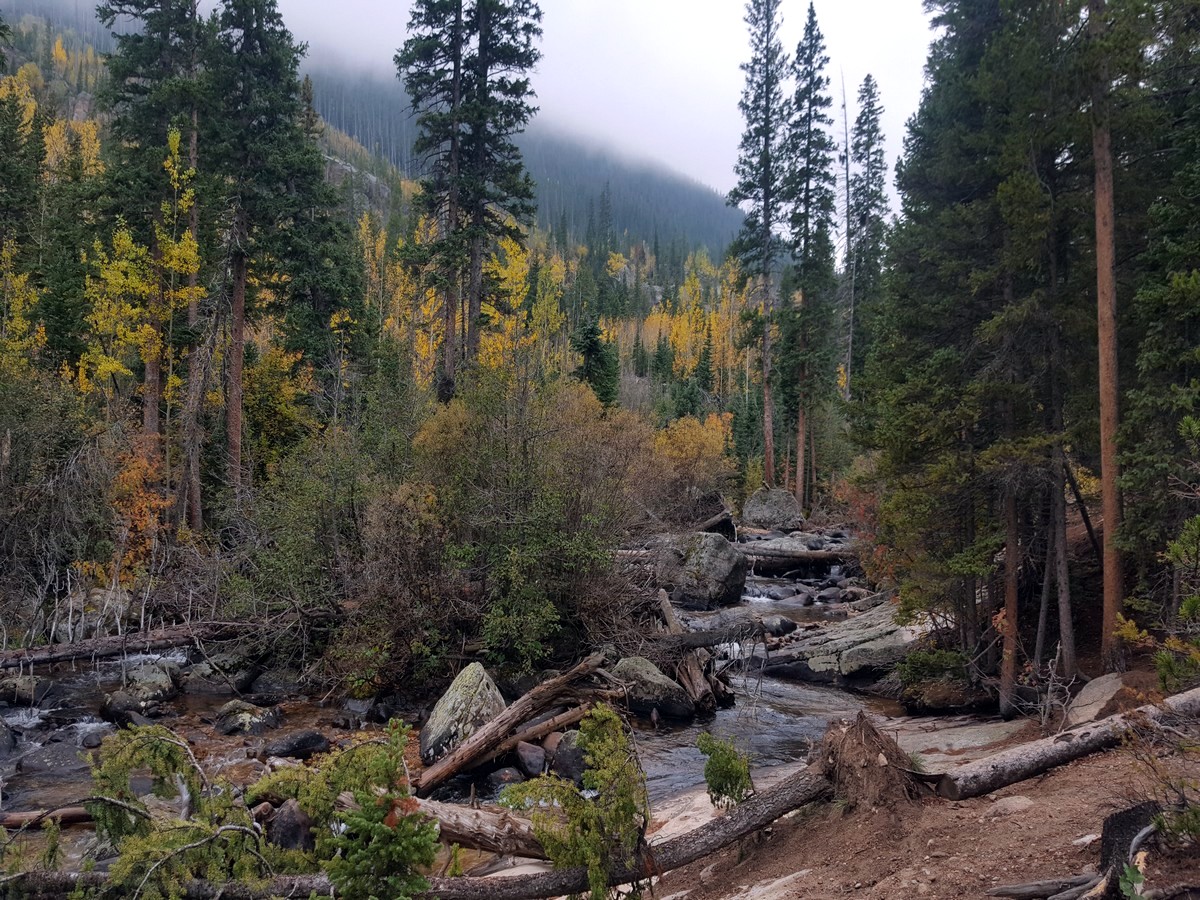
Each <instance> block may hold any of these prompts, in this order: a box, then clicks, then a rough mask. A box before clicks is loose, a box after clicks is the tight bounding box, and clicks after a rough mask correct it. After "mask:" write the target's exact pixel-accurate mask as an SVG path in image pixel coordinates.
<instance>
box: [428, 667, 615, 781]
mask: <svg viewBox="0 0 1200 900" xmlns="http://www.w3.org/2000/svg"><path fill="white" fill-rule="evenodd" d="M603 664H604V657H603V655H601V654H599V653H595V654H593V655H591V656H589V657H588V658H587V659H585V660H584V661H583V662H581V663H579V664H578V665H577V666H575V667H574V668H573V669H571V670H570V671H568V672H566V673H564V674H562V675H559V676H558V677H557V678H551V679H550V680H549V681H546V682H543V683H542V684H539V685H538V686H537V687H535V688H534V689H533V690H531V691H530V692H529V693H527V694H525V695H524V696H523V697H521V698H520V699H518V700H516V701H514V702H513V704H512V705H511V706H509V707H508V709H506V710H505V711H504V712H502V713H501V714H500V715H498V716H496V718H494V719H492V720H491V721H490V722H488V723H487V724H486V725H484V726H483V727H482V728H480V729H479V730H478V731H476V732H475V733H474V734H472V735H471V736H470V737H469V738H467V739H466V740H465V741H463V743H462V744H460V745H459V746H458V747H456V748H455V749H454V750H452V751H450V752H449V753H447V754H446V755H445V756H443V757H442V758H441V759H439V760H438V761H437V762H435V763H434V764H433V765H432V766H430V767H429V768H428V769H426V770H425V771H424V772H422V773H421V774H420V775H418V776H417V779H416V781H415V783H414V785H413V792H414V793H416V794H417V795H418V796H420V797H427V796H429V792H430V791H432V790H433V789H434V788H435V787H437V786H438V785H439V784H441V783H442V782H444V781H446V780H447V779H449V778H453V777H454V776H455V775H456V774H458V773H459V772H460V771H462V770H463V769H469V768H471V767H472V766H474V765H477V764H478V763H480V762H483V761H484V760H485V759H487V758H488V755H489V753H491V752H492V751H494V750H495V748H496V747H497V746H499V745H500V744H502V743H503V742H504V739H505V738H507V737H508V735H509V732H510V731H512V730H513V729H514V728H516V727H517V726H519V725H521V724H522V723H524V722H527V721H529V720H530V719H532V718H534V717H535V716H537V715H538V714H539V713H541V712H543V711H544V710H545V709H546V708H547V707H548V706H550V705H551V704H553V703H554V701H555V700H557V699H559V697H561V696H562V695H563V694H565V693H567V691H568V690H569V689H570V687H571V686H572V685H573V684H574V683H575V682H576V681H578V680H579V679H581V678H584V677H586V676H588V675H590V674H592V673H593V672H595V671H596V670H597V669H599V668H600V667H601V666H602V665H603Z"/></svg>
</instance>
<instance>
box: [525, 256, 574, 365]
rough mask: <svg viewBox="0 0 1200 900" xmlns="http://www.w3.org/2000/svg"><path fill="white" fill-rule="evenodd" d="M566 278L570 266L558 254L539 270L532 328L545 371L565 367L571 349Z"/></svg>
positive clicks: (530, 315) (531, 322) (531, 319)
mask: <svg viewBox="0 0 1200 900" xmlns="http://www.w3.org/2000/svg"><path fill="white" fill-rule="evenodd" d="M566 278H567V266H566V263H564V262H563V260H562V257H560V256H558V255H557V254H555V255H553V256H551V257H550V258H549V259H548V260H546V261H545V262H543V263H542V265H541V267H540V268H539V269H538V279H537V284H536V285H535V286H534V297H533V308H532V309H531V310H530V313H529V327H530V329H531V330H532V332H533V339H534V344H535V346H536V347H537V354H538V361H539V363H540V364H541V367H542V371H550V370H551V369H555V370H557V369H559V368H561V367H563V366H565V358H566V352H567V349H568V344H567V336H566V327H567V314H566V312H565V311H564V310H563V308H562V298H563V293H564V291H565V290H566Z"/></svg>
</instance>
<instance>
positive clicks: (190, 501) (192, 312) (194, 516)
mask: <svg viewBox="0 0 1200 900" xmlns="http://www.w3.org/2000/svg"><path fill="white" fill-rule="evenodd" d="M199 135H200V123H199V114H198V113H197V111H196V108H195V107H193V108H192V133H191V135H190V136H189V138H188V165H189V166H190V167H191V169H192V171H197V167H198V166H199V164H200V152H199V151H200V148H199V141H200V137H199ZM188 230H189V231H190V232H191V234H192V240H193V241H195V242H196V246H199V245H200V207H199V206H198V205H197V204H196V203H195V201H194V200H193V202H192V208H191V209H190V210H188ZM199 283H200V272H199V271H195V272H189V273H188V288H189V291H188V308H187V323H188V329H189V331H190V332H191V335H192V336H191V339H190V340H189V342H188V343H189V346H188V393H189V395H190V394H191V390H192V379H193V378H196V379H201V378H202V379H203V380H204V381H207V372H205V373H204V375H203V376H201V375H200V374H196V375H193V373H192V369H193V367H194V366H195V355H196V348H197V346H199V345H198V344H197V343H196V336H195V331H196V326H197V325H198V324H199V322H200V302H199V300H198V299H197V297H196V294H197V291H196V287H197V286H198V285H199ZM200 395H201V397H202V396H203V390H201V391H200ZM184 412H185V417H184V421H183V422H182V426H183V429H182V430H183V434H184V442H185V443H184V454H183V467H184V475H183V477H184V479H185V481H186V484H187V488H186V490H185V491H183V492H181V494H182V496H183V497H184V498H185V501H184V506H185V507H186V509H187V521H188V525H189V527H191V529H192V530H193V531H196V532H198V531H200V529H202V528H203V527H204V507H203V505H202V502H201V499H200V441H199V422H200V403H199V402H197V403H195V404H192V405H189V406H188V407H185V410H184ZM193 434H194V435H196V437H195V439H194V440H192V441H191V442H190V443H189V440H188V438H189V435H193ZM179 521H180V522H182V521H183V517H182V515H181V516H180V518H179Z"/></svg>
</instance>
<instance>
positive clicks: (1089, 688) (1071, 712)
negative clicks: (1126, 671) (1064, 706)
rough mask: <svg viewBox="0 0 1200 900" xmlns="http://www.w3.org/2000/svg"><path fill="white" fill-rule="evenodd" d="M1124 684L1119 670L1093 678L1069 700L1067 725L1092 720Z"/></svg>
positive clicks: (1069, 726)
mask: <svg viewBox="0 0 1200 900" xmlns="http://www.w3.org/2000/svg"><path fill="white" fill-rule="evenodd" d="M1124 686H1125V684H1124V682H1123V681H1122V680H1121V673H1120V672H1113V673H1111V674H1108V675H1102V676H1100V677H1099V678H1093V679H1092V680H1091V681H1089V682H1088V683H1087V684H1085V685H1084V686H1083V690H1082V691H1080V692H1079V694H1078V695H1077V696H1076V697H1075V699H1074V700H1072V701H1071V706H1070V708H1069V709H1068V710H1067V727H1068V728H1074V727H1075V726H1076V725H1082V724H1083V723H1084V722H1094V721H1095V720H1096V719H1097V718H1099V717H1100V713H1101V711H1102V710H1103V709H1104V707H1105V706H1107V705H1108V702H1109V701H1110V700H1112V699H1113V697H1115V696H1116V695H1117V692H1118V691H1120V690H1121V688H1123V687H1124Z"/></svg>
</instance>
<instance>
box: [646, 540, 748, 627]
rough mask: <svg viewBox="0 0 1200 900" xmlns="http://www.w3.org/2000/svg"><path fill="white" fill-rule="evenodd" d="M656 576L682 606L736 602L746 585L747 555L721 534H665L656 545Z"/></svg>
mask: <svg viewBox="0 0 1200 900" xmlns="http://www.w3.org/2000/svg"><path fill="white" fill-rule="evenodd" d="M654 578H655V581H656V582H657V583H658V584H659V585H660V586H661V587H663V588H666V589H667V590H668V591H669V592H670V594H671V600H672V601H673V602H675V603H678V604H679V605H681V606H685V607H690V608H693V609H716V608H717V607H721V606H733V605H735V604H737V603H739V602H740V601H741V599H742V591H743V590H744V589H745V587H746V559H745V557H744V556H742V554H741V553H739V552H738V550H737V548H736V547H734V546H733V545H732V544H730V543H729V541H727V540H725V538H723V537H721V535H719V534H710V533H708V532H705V533H703V534H688V535H682V536H677V537H666V538H662V539H660V540H659V541H658V542H657V544H656V546H655V548H654Z"/></svg>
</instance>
